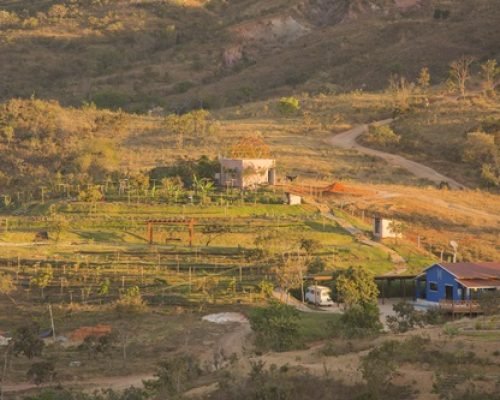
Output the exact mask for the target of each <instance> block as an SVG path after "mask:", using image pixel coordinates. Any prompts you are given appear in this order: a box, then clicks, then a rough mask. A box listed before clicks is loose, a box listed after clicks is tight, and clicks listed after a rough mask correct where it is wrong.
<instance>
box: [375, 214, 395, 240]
mask: <svg viewBox="0 0 500 400" xmlns="http://www.w3.org/2000/svg"><path fill="white" fill-rule="evenodd" d="M395 223H398V221H395ZM377 224H378V228H379V229H378V231H377ZM391 224H392V219H383V218H374V219H373V236H375V237H376V238H378V239H385V238H396V237H402V235H401V233H395V232H394V231H393V230H392V229H391Z"/></svg>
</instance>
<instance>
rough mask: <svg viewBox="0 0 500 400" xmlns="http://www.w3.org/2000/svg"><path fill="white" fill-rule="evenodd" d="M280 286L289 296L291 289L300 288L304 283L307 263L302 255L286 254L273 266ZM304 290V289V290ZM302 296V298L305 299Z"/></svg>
mask: <svg viewBox="0 0 500 400" xmlns="http://www.w3.org/2000/svg"><path fill="white" fill-rule="evenodd" d="M272 272H273V273H274V276H275V278H276V281H277V283H278V286H279V287H280V288H281V289H282V290H283V293H285V294H286V295H287V296H288V292H289V290H290V289H294V288H299V287H302V286H303V283H304V279H303V278H304V272H305V263H304V260H303V259H301V258H300V257H293V256H291V255H284V256H281V257H279V258H278V260H277V262H276V263H275V265H274V266H273V267H272ZM302 292H303V290H302ZM303 297H304V296H302V300H304V298H303Z"/></svg>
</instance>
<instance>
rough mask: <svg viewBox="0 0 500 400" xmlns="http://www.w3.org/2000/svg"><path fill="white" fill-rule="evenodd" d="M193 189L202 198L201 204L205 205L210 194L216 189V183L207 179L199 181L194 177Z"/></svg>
mask: <svg viewBox="0 0 500 400" xmlns="http://www.w3.org/2000/svg"><path fill="white" fill-rule="evenodd" d="M193 187H194V190H195V193H196V194H197V195H199V196H200V200H201V204H205V202H206V201H207V199H208V195H209V193H210V192H211V191H212V190H213V189H214V182H213V181H211V180H210V179H207V178H202V179H199V178H198V177H197V176H196V175H194V176H193Z"/></svg>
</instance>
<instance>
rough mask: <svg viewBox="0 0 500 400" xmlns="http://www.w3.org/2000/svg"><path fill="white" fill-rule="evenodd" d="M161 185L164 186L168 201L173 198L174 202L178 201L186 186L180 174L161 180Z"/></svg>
mask: <svg viewBox="0 0 500 400" xmlns="http://www.w3.org/2000/svg"><path fill="white" fill-rule="evenodd" d="M161 186H162V188H163V193H164V194H165V196H166V198H167V202H170V201H171V200H173V201H174V203H175V202H177V200H178V198H179V194H180V193H181V192H182V190H183V188H184V187H183V183H182V179H181V178H180V177H178V176H176V177H171V178H163V179H162V180H161Z"/></svg>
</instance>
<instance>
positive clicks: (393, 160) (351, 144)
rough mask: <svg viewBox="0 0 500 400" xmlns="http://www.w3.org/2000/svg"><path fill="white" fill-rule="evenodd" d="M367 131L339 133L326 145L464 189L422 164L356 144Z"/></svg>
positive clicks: (420, 176) (360, 128)
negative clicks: (380, 160) (375, 158)
mask: <svg viewBox="0 0 500 400" xmlns="http://www.w3.org/2000/svg"><path fill="white" fill-rule="evenodd" d="M391 122H392V119H386V120H383V121H377V122H374V123H373V124H372V125H376V126H381V125H387V124H389V123H391ZM367 131H368V125H359V126H356V127H355V128H353V129H351V130H348V131H345V132H342V133H339V134H338V135H335V136H333V137H331V138H330V139H328V143H329V144H331V145H332V146H337V147H342V148H344V149H355V150H357V151H359V152H360V153H364V154H368V155H370V156H375V157H380V158H382V159H384V160H385V161H387V162H388V163H389V164H392V165H397V166H399V167H402V168H404V169H406V170H408V171H409V172H411V173H412V174H413V175H415V176H417V177H419V178H423V179H428V180H430V181H432V182H435V183H437V184H439V183H441V182H448V184H449V185H450V188H452V189H465V186H464V185H462V184H461V183H458V182H457V181H455V180H454V179H452V178H449V177H447V176H445V175H443V174H440V173H439V172H437V171H436V170H434V169H432V168H430V167H427V166H425V165H423V164H420V163H418V162H415V161H411V160H408V159H407V158H404V157H401V156H398V155H396V154H391V153H386V152H383V151H380V150H375V149H371V148H369V147H365V146H362V145H360V144H359V143H357V142H356V139H357V138H358V137H359V136H361V135H362V134H363V133H365V132H367Z"/></svg>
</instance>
